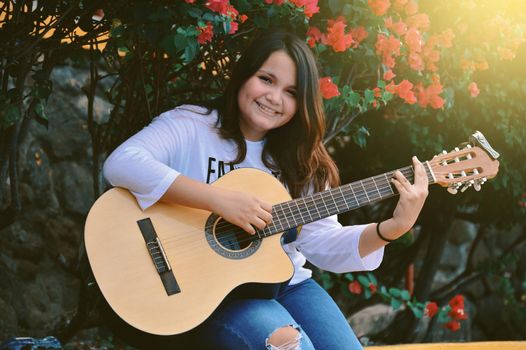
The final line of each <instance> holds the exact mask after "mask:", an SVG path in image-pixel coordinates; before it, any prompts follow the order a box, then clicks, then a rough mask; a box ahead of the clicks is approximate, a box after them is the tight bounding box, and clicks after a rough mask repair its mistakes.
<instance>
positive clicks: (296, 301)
mask: <svg viewBox="0 0 526 350" xmlns="http://www.w3.org/2000/svg"><path fill="white" fill-rule="evenodd" d="M287 325H292V326H293V327H295V328H296V329H298V330H300V331H301V339H300V344H301V349H302V350H311V349H316V350H323V349H327V350H338V349H342V350H343V349H345V350H353V349H362V346H361V344H360V342H359V341H358V339H357V338H356V336H355V335H354V332H353V331H352V329H351V327H350V326H349V324H348V323H347V320H346V319H345V317H344V316H343V314H342V313H341V311H340V309H339V308H338V306H337V305H336V303H335V302H334V301H333V299H332V298H331V297H330V296H329V295H328V294H327V292H326V291H325V290H324V289H323V288H321V287H320V286H319V285H318V284H317V283H316V282H315V281H314V280H312V279H308V280H305V281H303V282H301V283H298V284H296V285H292V286H287V287H285V288H284V289H283V290H282V291H281V292H280V293H279V295H278V297H277V298H276V299H269V300H266V299H243V300H236V301H233V302H230V303H228V304H226V305H222V306H221V307H220V308H219V309H218V310H217V311H216V312H214V313H213V314H212V316H211V317H210V318H209V319H208V320H207V321H206V322H205V323H204V324H203V325H202V326H201V327H199V328H200V329H199V333H201V335H202V338H203V339H205V340H207V341H206V342H205V343H206V344H205V345H206V347H210V348H217V349H236V350H237V349H247V350H249V349H250V350H251V349H258V350H261V349H265V344H266V340H267V339H268V338H269V336H270V335H271V334H272V333H273V332H274V331H275V330H276V329H278V328H280V327H284V326H287ZM208 340H209V341H208Z"/></svg>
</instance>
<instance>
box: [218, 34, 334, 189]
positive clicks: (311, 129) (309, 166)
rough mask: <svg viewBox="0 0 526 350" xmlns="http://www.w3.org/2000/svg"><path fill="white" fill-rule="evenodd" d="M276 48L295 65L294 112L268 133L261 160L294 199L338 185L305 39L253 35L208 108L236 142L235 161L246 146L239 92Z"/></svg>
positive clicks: (224, 134) (313, 65)
mask: <svg viewBox="0 0 526 350" xmlns="http://www.w3.org/2000/svg"><path fill="white" fill-rule="evenodd" d="M276 51H284V52H286V53H287V54H288V55H289V56H290V57H291V58H292V60H293V61H294V63H295V64H296V71H297V77H296V99H297V106H298V111H297V112H296V114H295V115H294V117H293V118H292V119H291V120H290V121H289V122H288V123H287V124H285V125H283V126H281V127H279V128H277V129H273V130H270V131H269V132H267V134H266V139H267V140H266V143H265V147H264V149H263V155H262V157H263V159H262V160H263V162H264V164H265V165H266V166H267V167H269V168H270V169H271V170H273V171H275V172H279V173H280V180H281V181H282V182H283V183H284V184H286V185H287V187H288V189H289V192H290V194H291V196H292V197H293V198H297V197H300V196H301V195H302V193H304V191H305V190H307V189H308V188H309V186H310V185H312V186H313V188H314V190H315V191H322V190H324V189H325V188H326V187H327V186H336V185H338V184H339V175H338V169H337V167H336V164H335V163H334V161H333V160H332V158H331V157H330V155H329V154H328V152H327V150H326V148H325V146H324V145H323V135H324V133H325V114H324V111H323V102H322V99H321V94H320V89H319V85H318V81H319V75H318V69H317V67H316V60H315V59H314V56H313V55H312V52H311V51H310V49H309V47H308V46H307V45H306V44H305V42H304V41H302V40H301V39H300V38H298V37H297V36H295V35H294V34H291V33H288V32H283V31H272V32H267V33H264V34H262V35H260V36H259V37H257V38H256V39H255V40H253V41H252V44H251V45H250V46H249V47H248V48H247V49H246V51H245V52H244V54H243V55H242V56H241V58H240V59H239V61H238V62H237V64H236V65H235V67H234V69H233V72H232V77H231V79H230V81H229V83H228V86H227V89H226V91H225V93H224V94H223V96H221V98H219V99H218V100H216V101H215V103H214V105H213V106H210V107H214V108H216V109H217V110H218V115H219V120H218V125H219V127H220V133H221V135H222V137H224V138H227V139H232V140H234V141H235V142H236V143H237V146H238V154H237V158H236V159H235V160H234V163H239V162H241V161H243V159H245V156H246V152H247V146H246V143H245V139H244V137H243V134H242V133H241V129H240V127H239V118H240V112H239V106H238V103H237V95H238V93H239V90H240V88H241V86H242V85H243V84H244V83H245V82H246V81H247V80H248V79H249V78H250V77H251V76H252V75H254V74H255V73H256V72H257V71H258V69H259V68H260V67H261V66H262V65H263V63H264V62H265V61H266V60H267V59H268V58H269V56H270V55H271V54H272V53H274V52H276Z"/></svg>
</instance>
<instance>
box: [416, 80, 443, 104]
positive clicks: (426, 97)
mask: <svg viewBox="0 0 526 350" xmlns="http://www.w3.org/2000/svg"><path fill="white" fill-rule="evenodd" d="M416 91H417V96H418V104H419V105H420V107H427V106H431V108H433V109H439V108H442V107H443V106H444V104H445V102H446V101H445V100H444V99H443V98H442V97H440V96H439V95H440V94H441V93H442V84H440V81H438V79H437V80H434V81H433V83H432V84H431V85H429V86H428V87H427V88H424V87H423V86H422V84H418V85H417V86H416Z"/></svg>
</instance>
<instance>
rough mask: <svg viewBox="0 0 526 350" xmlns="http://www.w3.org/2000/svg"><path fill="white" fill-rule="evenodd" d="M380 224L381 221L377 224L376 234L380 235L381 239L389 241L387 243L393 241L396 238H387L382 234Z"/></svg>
mask: <svg viewBox="0 0 526 350" xmlns="http://www.w3.org/2000/svg"><path fill="white" fill-rule="evenodd" d="M380 224H381V222H379V223H377V224H376V234H377V235H378V237H380V239H381V240H383V241H384V242H387V243H391V242H393V241H394V239H387V238H385V237H384V236H382V234H381V233H380Z"/></svg>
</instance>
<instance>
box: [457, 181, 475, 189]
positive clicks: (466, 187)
mask: <svg viewBox="0 0 526 350" xmlns="http://www.w3.org/2000/svg"><path fill="white" fill-rule="evenodd" d="M474 183H475V181H473V180H470V181H469V182H468V183H466V184H465V185H464V187H462V189H461V190H460V192H464V191H465V190H467V189H468V188H470V187H471V186H473V184H474Z"/></svg>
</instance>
